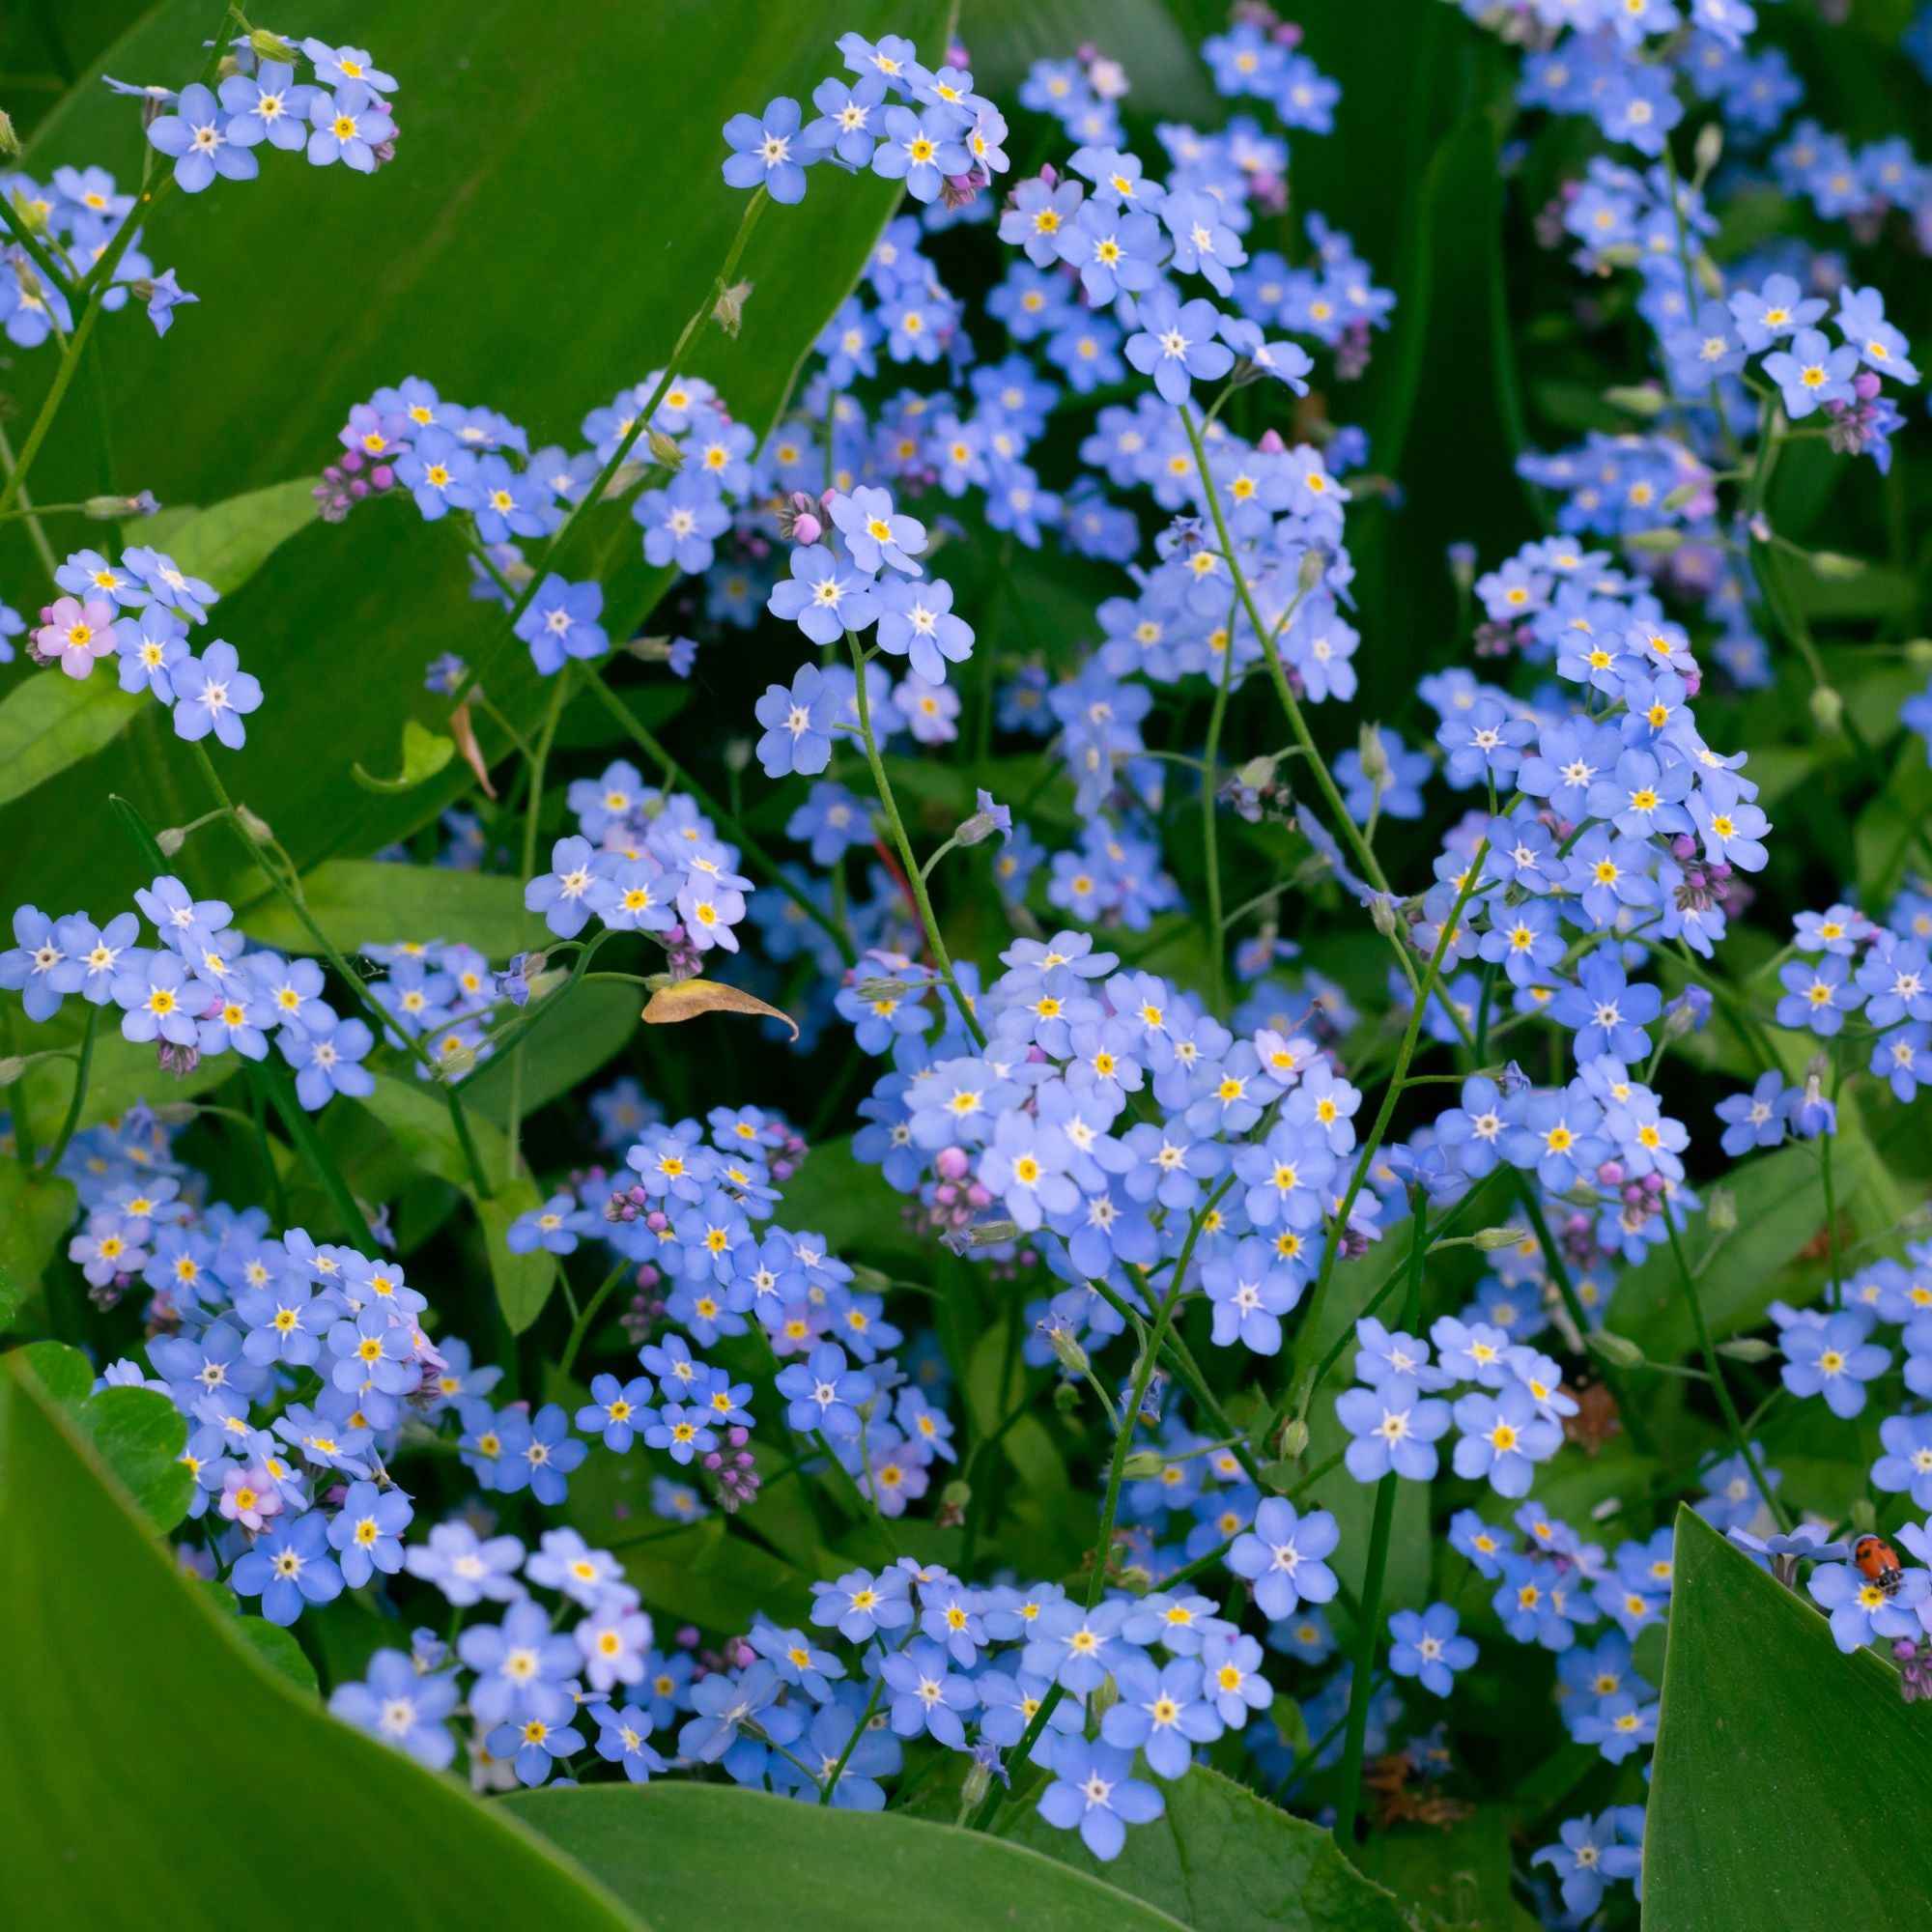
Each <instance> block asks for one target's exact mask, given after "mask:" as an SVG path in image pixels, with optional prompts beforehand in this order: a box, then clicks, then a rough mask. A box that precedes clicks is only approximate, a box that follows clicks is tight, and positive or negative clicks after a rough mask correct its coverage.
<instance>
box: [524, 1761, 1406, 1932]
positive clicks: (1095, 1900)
mask: <svg viewBox="0 0 1932 1932" xmlns="http://www.w3.org/2000/svg"><path fill="white" fill-rule="evenodd" d="M504 1803H505V1806H506V1808H507V1809H508V1810H510V1811H511V1812H513V1813H514V1814H515V1815H516V1816H517V1817H518V1818H520V1819H522V1820H523V1821H524V1823H526V1824H527V1825H529V1826H531V1827H533V1828H534V1829H535V1830H536V1831H538V1832H541V1833H543V1834H544V1835H545V1836H546V1837H548V1838H550V1839H551V1840H552V1841H553V1842H554V1844H556V1845H557V1846H558V1847H559V1848H560V1849H562V1850H563V1851H565V1852H567V1853H568V1854H569V1855H570V1856H571V1857H572V1858H574V1859H575V1860H576V1861H578V1863H580V1864H581V1865H582V1866H583V1867H584V1868H585V1869H586V1870H589V1871H592V1872H594V1873H596V1875H597V1876H598V1877H599V1878H600V1879H601V1880H603V1882H604V1883H605V1885H607V1886H608V1887H609V1888H610V1889H611V1891H613V1892H614V1893H615V1894H616V1895H617V1896H618V1897H619V1898H621V1899H623V1900H624V1901H625V1902H626V1903H627V1904H633V1905H636V1906H638V1907H640V1908H641V1909H643V1910H646V1911H648V1912H649V1913H650V1914H651V1915H652V1917H653V1918H655V1919H656V1921H657V1923H658V1924H660V1925H697V1924H704V1925H720V1926H743V1927H760V1928H762V1927H767V1926H770V1927H779V1926H782V1927H783V1928H784V1932H907V1928H908V1927H917V1928H918V1932H985V1928H986V1927H987V1926H989V1925H994V1924H1003V1923H1004V1924H1009V1925H1012V1926H1014V1927H1016V1928H1017V1927H1022V1926H1023V1927H1025V1928H1026V1932H1176V1928H1177V1925H1178V1923H1179V1922H1180V1921H1177V1920H1176V1919H1175V1918H1172V1917H1170V1916H1169V1915H1168V1914H1167V1913H1165V1912H1163V1911H1161V1910H1159V1909H1158V1908H1157V1907H1156V1906H1154V1905H1152V1904H1151V1903H1148V1902H1144V1901H1142V1900H1140V1899H1138V1898H1136V1897H1134V1896H1133V1895H1132V1894H1131V1893H1130V1892H1129V1891H1127V1890H1123V1889H1118V1888H1117V1887H1116V1886H1115V1885H1114V1884H1111V1883H1108V1882H1106V1881H1104V1880H1102V1879H1100V1878H1098V1877H1089V1876H1087V1875H1085V1874H1083V1873H1080V1872H1077V1871H1072V1870H1069V1869H1068V1868H1067V1867H1066V1866H1065V1864H1062V1863H1059V1862H1056V1861H1053V1860H1051V1859H1045V1858H1041V1857H1039V1856H1038V1855H1037V1853H1034V1852H1031V1851H1027V1850H1025V1849H1023V1848H1022V1847H1020V1846H1018V1845H1014V1844H1009V1843H1005V1842H1003V1841H1002V1840H1000V1839H998V1838H989V1837H987V1836H985V1835H984V1834H983V1833H972V1832H962V1831H958V1830H955V1829H954V1828H953V1827H952V1826H949V1825H928V1824H924V1823H921V1822H919V1821H917V1820H914V1819H911V1818H901V1817H895V1816H886V1817H871V1816H866V1815H863V1814H861V1813H859V1812H855V1811H837V1810H832V1809H830V1808H821V1807H820V1806H818V1805H816V1804H793V1803H791V1802H790V1801H789V1800H787V1799H782V1798H774V1797H771V1796H769V1795H768V1794H766V1793H763V1792H755V1791H740V1790H735V1789H733V1788H732V1787H731V1786H729V1785H723V1784H686V1783H677V1784H669V1783H651V1784H640V1785H633V1786H630V1787H628V1788H626V1787H624V1786H620V1785H604V1786H601V1787H597V1786H592V1787H588V1788H585V1789H582V1790H577V1791H531V1792H519V1793H517V1794H516V1795H514V1796H513V1797H511V1798H509V1799H507V1800H505V1801H504ZM1156 1829H1157V1828H1156ZM1364 1889H1366V1888H1364ZM1396 1922H1399V1921H1396ZM1203 1924H1204V1928H1205V1927H1206V1925H1207V1921H1203ZM1217 1932H1218V1928H1217ZM1362 1932H1377V1928H1375V1927H1374V1926H1373V1924H1371V1923H1367V1922H1365V1923H1364V1925H1363V1927H1362ZM1391 1932H1393V1926H1392V1928H1391Z"/></svg>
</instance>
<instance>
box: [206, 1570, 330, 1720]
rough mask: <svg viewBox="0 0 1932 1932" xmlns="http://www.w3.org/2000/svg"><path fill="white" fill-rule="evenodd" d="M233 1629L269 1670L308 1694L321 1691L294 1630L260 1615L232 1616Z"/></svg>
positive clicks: (317, 1693)
mask: <svg viewBox="0 0 1932 1932" xmlns="http://www.w3.org/2000/svg"><path fill="white" fill-rule="evenodd" d="M223 1587H225V1586H223ZM235 1630H236V1634H238V1635H239V1636H240V1637H241V1641H242V1642H243V1643H245V1644H246V1645H247V1646H248V1648H249V1649H250V1650H252V1651H253V1652H254V1653H255V1655H256V1656H257V1657H259V1658H260V1659H261V1660H262V1662H264V1663H265V1664H267V1665H268V1667H269V1668H270V1670H272V1671H274V1672H275V1673H276V1674H277V1675H278V1676H282V1677H286V1678H287V1679H288V1681H289V1682H290V1683H291V1684H293V1685H294V1686H295V1687H296V1689H297V1690H305V1691H307V1692H308V1694H309V1695H310V1696H311V1697H314V1696H319V1695H320V1694H321V1689H322V1687H321V1686H320V1685H319V1684H318V1683H317V1682H316V1678H315V1665H314V1664H312V1663H311V1662H309V1661H308V1653H307V1652H306V1651H305V1650H303V1649H302V1647H301V1642H300V1640H299V1639H298V1637H297V1635H296V1634H295V1632H294V1631H292V1630H284V1629H283V1628H282V1627H281V1626H280V1625H279V1624H271V1623H270V1622H269V1621H268V1620H267V1619H266V1618H263V1617H246V1616H244V1617H237V1618H236V1620H235Z"/></svg>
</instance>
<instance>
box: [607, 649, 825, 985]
mask: <svg viewBox="0 0 1932 1932" xmlns="http://www.w3.org/2000/svg"><path fill="white" fill-rule="evenodd" d="M582 677H583V682H584V684H585V686H586V687H587V689H588V690H589V692H590V695H591V696H593V697H594V698H596V699H597V701H598V702H599V703H600V704H601V705H603V707H604V708H605V710H607V711H608V712H610V714H611V717H612V719H614V720H615V721H616V723H617V724H618V725H619V726H621V727H622V729H623V730H624V731H625V732H627V733H628V734H629V736H630V738H631V741H632V743H633V744H635V745H636V746H637V747H638V749H639V751H640V752H642V753H644V755H645V756H646V757H648V758H650V759H652V760H653V761H654V762H655V763H656V764H657V766H658V769H659V770H660V771H662V772H663V773H664V777H665V784H666V787H667V789H668V788H669V787H670V786H672V785H675V786H676V788H677V789H678V790H679V791H682V792H685V793H687V794H688V795H689V796H690V797H691V799H692V800H693V801H694V802H695V803H696V806H697V808H698V810H700V811H703V812H704V813H706V814H707V815H708V816H709V817H712V818H715V819H716V820H717V821H718V823H719V824H720V825H722V826H724V828H725V830H726V831H727V832H728V833H729V834H730V835H731V838H732V839H733V840H734V841H735V842H736V843H737V844H738V845H739V846H740V847H741V848H742V849H743V851H744V854H745V856H746V857H747V858H748V859H750V860H751V862H752V864H753V866H755V867H757V869H758V870H759V871H760V872H762V873H763V874H764V875H765V877H766V878H767V879H769V880H770V881H771V883H772V884H773V885H775V886H776V887H777V888H778V889H779V891H780V892H781V893H782V894H783V895H785V897H786V898H788V899H789V900H791V902H792V904H793V905H795V906H797V907H798V909H799V911H800V912H802V913H804V914H805V916H806V917H807V918H808V919H809V920H810V921H811V923H812V924H814V925H815V926H817V927H818V928H819V930H820V931H821V932H823V933H824V934H825V936H826V937H827V938H828V939H830V940H831V941H832V943H833V944H834V945H835V946H837V947H838V951H839V953H840V955H841V956H842V957H843V959H844V961H845V963H846V964H847V965H848V966H850V965H852V964H853V963H854V962H855V961H856V960H857V959H858V956H859V955H858V952H857V951H856V950H855V949H854V947H853V945H852V939H851V935H850V934H849V933H847V932H846V931H845V929H844V928H843V927H842V926H840V925H838V923H835V922H834V921H833V920H832V919H831V918H830V917H829V916H828V915H827V914H826V913H825V911H824V910H823V909H822V908H821V907H820V906H819V904H818V902H817V901H816V900H815V899H812V898H810V897H809V896H808V895H806V893H805V892H804V891H802V890H801V889H800V887H799V885H798V883H797V882H796V881H795V880H794V879H792V878H791V877H790V876H789V875H788V874H787V873H786V872H785V871H784V870H783V869H782V868H781V867H780V865H779V862H778V861H777V860H776V859H774V858H773V857H772V855H771V854H770V853H769V852H768V851H766V850H765V848H764V847H763V846H762V845H760V844H759V843H758V841H757V839H755V838H753V836H752V835H751V833H749V832H747V831H746V830H745V828H744V826H743V825H742V824H741V823H740V822H739V820H738V818H737V816H736V814H735V813H733V812H730V811H727V810H725V808H724V807H723V806H722V805H720V804H719V803H718V801H717V800H716V799H715V798H713V797H712V796H711V794H710V793H709V792H708V791H706V790H705V789H704V788H703V786H701V785H700V784H698V783H697V782H696V780H694V779H693V778H692V777H691V775H690V774H689V773H688V772H686V771H684V770H683V769H682V768H681V767H680V766H679V765H678V763H677V762H676V760H675V759H673V758H672V756H671V754H670V753H668V751H666V750H665V748H664V746H663V745H662V744H661V743H660V742H659V740H658V739H657V738H656V736H655V735H653V733H652V732H651V730H650V729H649V727H648V726H646V725H644V724H643V723H642V722H641V721H640V720H639V718H638V717H637V716H636V715H635V714H634V713H633V712H632V710H631V708H630V706H629V705H627V704H626V703H625V702H624V700H623V699H622V698H621V697H619V696H617V694H616V693H615V692H614V691H612V690H611V687H610V686H609V685H608V684H606V683H605V682H604V674H603V672H602V671H601V670H599V669H598V668H596V667H595V666H592V665H585V666H584V667H583V669H582Z"/></svg>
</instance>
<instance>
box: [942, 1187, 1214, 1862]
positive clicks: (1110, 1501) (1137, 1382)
mask: <svg viewBox="0 0 1932 1932" xmlns="http://www.w3.org/2000/svg"><path fill="white" fill-rule="evenodd" d="M1234 1184H1235V1183H1234V1179H1233V1177H1232V1176H1231V1177H1230V1178H1229V1179H1226V1180H1224V1181H1222V1183H1221V1184H1220V1186H1219V1187H1217V1188H1216V1189H1215V1190H1214V1192H1213V1193H1212V1194H1210V1195H1209V1196H1208V1199H1207V1200H1206V1201H1205V1202H1204V1203H1203V1204H1202V1205H1201V1206H1200V1207H1199V1208H1196V1209H1195V1211H1194V1217H1193V1219H1192V1220H1190V1221H1189V1222H1188V1224H1187V1236H1186V1238H1185V1239H1184V1240H1183V1241H1182V1242H1181V1244H1180V1253H1179V1257H1178V1258H1177V1259H1176V1261H1175V1264H1174V1279H1173V1281H1172V1282H1170V1283H1169V1284H1168V1290H1167V1293H1166V1294H1165V1295H1164V1296H1163V1297H1162V1299H1161V1304H1160V1308H1159V1311H1158V1313H1157V1314H1156V1315H1155V1317H1154V1323H1153V1331H1152V1333H1151V1335H1150V1336H1149V1337H1148V1340H1147V1343H1146V1345H1145V1346H1144V1347H1143V1348H1142V1350H1141V1355H1140V1360H1139V1361H1138V1362H1137V1363H1135V1365H1134V1379H1133V1386H1132V1387H1131V1388H1130V1389H1129V1390H1128V1393H1127V1400H1126V1403H1125V1405H1124V1406H1123V1408H1122V1415H1121V1422H1120V1427H1119V1429H1118V1430H1117V1431H1116V1433H1115V1435H1114V1453H1113V1457H1112V1459H1111V1461H1110V1462H1109V1463H1108V1464H1107V1492H1106V1496H1105V1498H1104V1500H1103V1501H1102V1503H1101V1505H1100V1529H1099V1537H1098V1540H1097V1542H1096V1543H1095V1544H1094V1570H1093V1574H1092V1576H1090V1577H1088V1579H1087V1607H1088V1608H1089V1609H1090V1610H1091V1609H1092V1608H1093V1607H1094V1605H1095V1604H1097V1603H1098V1602H1099V1601H1100V1597H1101V1593H1102V1592H1103V1591H1104V1590H1105V1589H1106V1587H1107V1566H1108V1558H1109V1556H1110V1555H1111V1553H1112V1550H1113V1546H1114V1524H1115V1521H1116V1520H1117V1519H1118V1518H1119V1515H1120V1509H1121V1485H1122V1482H1123V1481H1124V1480H1125V1478H1126V1472H1127V1456H1128V1453H1129V1451H1130V1450H1131V1448H1132V1446H1133V1439H1134V1425H1135V1424H1136V1423H1137V1422H1138V1421H1139V1420H1140V1414H1141V1405H1142V1404H1143V1403H1144V1402H1146V1400H1147V1392H1148V1388H1149V1386H1150V1384H1151V1382H1152V1381H1153V1372H1154V1365H1155V1363H1156V1362H1157V1361H1158V1360H1159V1359H1160V1349H1161V1344H1162V1342H1163V1341H1164V1340H1165V1339H1166V1335H1167V1331H1168V1328H1169V1326H1170V1325H1171V1324H1172V1322H1173V1321H1174V1314H1175V1310H1176V1309H1178V1308H1179V1306H1180V1303H1181V1299H1182V1297H1183V1296H1184V1295H1185V1293H1186V1291H1187V1266H1188V1264H1189V1263H1190V1262H1191V1261H1192V1260H1193V1259H1194V1244H1195V1242H1196V1241H1198V1240H1199V1239H1200V1238H1201V1230H1202V1229H1203V1228H1204V1227H1206V1226H1207V1224H1208V1212H1209V1210H1210V1209H1211V1208H1214V1206H1215V1205H1216V1204H1217V1203H1218V1202H1219V1201H1220V1199H1221V1197H1222V1196H1223V1195H1224V1194H1226V1193H1227V1191H1228V1189H1229V1188H1231V1187H1232V1186H1233V1185H1234ZM1065 1694H1066V1687H1065V1685H1063V1684H1060V1683H1057V1682H1056V1683H1055V1684H1053V1685H1052V1686H1051V1687H1050V1688H1049V1689H1048V1690H1047V1693H1046V1695H1045V1696H1044V1697H1042V1698H1041V1699H1040V1700H1039V1709H1038V1710H1037V1711H1036V1712H1035V1713H1034V1714H1033V1718H1032V1720H1031V1721H1030V1722H1029V1723H1028V1725H1027V1727H1026V1729H1025V1731H1023V1732H1022V1733H1021V1735H1020V1741H1019V1743H1018V1744H1016V1745H1015V1746H1014V1747H1013V1752H1012V1754H1013V1759H1014V1761H1015V1762H1016V1763H1019V1764H1024V1763H1026V1762H1027V1753H1028V1752H1029V1751H1031V1750H1032V1749H1033V1747H1034V1745H1035V1744H1036V1742H1037V1740H1038V1737H1039V1734H1040V1732H1041V1731H1043V1730H1044V1729H1045V1728H1046V1724H1047V1719H1050V1718H1051V1717H1052V1716H1053V1714H1054V1712H1055V1711H1056V1710H1057V1709H1058V1708H1059V1706H1060V1700H1061V1699H1062V1698H1063V1697H1064V1696H1065ZM1002 1802H1003V1794H1002V1793H1001V1792H999V1791H998V1790H993V1791H988V1792H987V1793H986V1796H985V1799H984V1801H983V1802H982V1803H981V1804H980V1808H979V1810H978V1811H976V1812H975V1813H974V1814H973V1819H972V1823H971V1827H970V1829H971V1830H973V1831H975V1832H984V1831H988V1830H990V1829H991V1827H992V1823H993V1820H994V1819H995V1818H996V1817H997V1816H998V1815H999V1810H1000V1805H1001V1803H1002Z"/></svg>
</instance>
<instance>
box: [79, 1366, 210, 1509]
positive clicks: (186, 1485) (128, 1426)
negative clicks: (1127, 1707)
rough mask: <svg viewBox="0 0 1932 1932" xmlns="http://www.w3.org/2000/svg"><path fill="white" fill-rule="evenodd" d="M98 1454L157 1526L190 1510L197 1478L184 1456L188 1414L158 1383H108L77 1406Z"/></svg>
mask: <svg viewBox="0 0 1932 1932" xmlns="http://www.w3.org/2000/svg"><path fill="white" fill-rule="evenodd" d="M74 1420H75V1421H76V1422H78V1423H79V1424H80V1426H81V1428H82V1429H84V1430H85V1431H86V1432H87V1435H88V1438H89V1440H90V1441H92V1443H93V1444H94V1450H95V1454H96V1455H98V1456H99V1458H100V1460H101V1461H102V1462H103V1463H106V1464H107V1466H108V1467H109V1468H110V1469H112V1470H113V1471H114V1473H115V1475H116V1476H118V1477H119V1478H120V1480H121V1484H122V1487H123V1488H124V1489H126V1490H127V1492H128V1495H129V1496H130V1497H131V1498H132V1499H133V1502H134V1506H135V1507H136V1508H137V1509H138V1510H139V1511H140V1512H141V1514H142V1515H143V1516H144V1517H146V1518H147V1520H148V1521H149V1522H150V1523H151V1524H153V1526H154V1527H155V1528H156V1529H157V1530H170V1529H172V1528H174V1526H175V1524H176V1523H178V1522H179V1521H181V1520H182V1518H183V1517H185V1515H186V1514H187V1506H188V1502H189V1499H190V1498H191V1497H192V1496H193V1494H194V1478H193V1477H192V1476H191V1475H190V1474H189V1473H188V1471H187V1466H186V1464H185V1463H183V1462H182V1460H181V1455H182V1451H183V1449H185V1447H186V1446H187V1418H186V1417H185V1415H183V1414H182V1412H181V1410H180V1409H178V1408H177V1407H176V1406H174V1404H173V1403H171V1402H170V1401H169V1400H168V1399H167V1397H166V1396H164V1395H163V1394H162V1393H161V1392H160V1390H159V1389H147V1388H104V1389H100V1390H99V1391H98V1392H97V1393H95V1394H94V1395H91V1396H89V1397H88V1398H87V1400H86V1401H85V1402H84V1403H82V1404H81V1405H80V1406H79V1407H78V1408H77V1409H75V1410H74Z"/></svg>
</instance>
